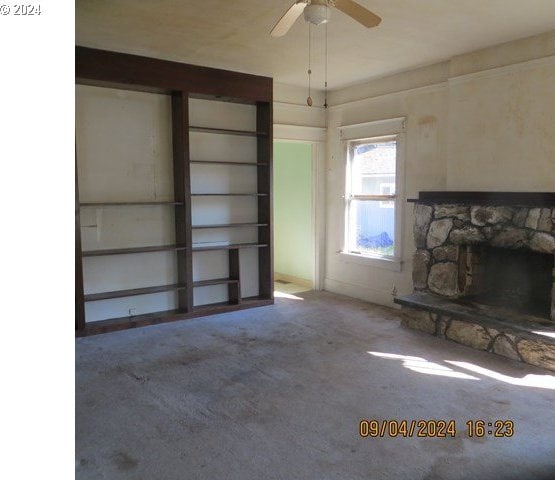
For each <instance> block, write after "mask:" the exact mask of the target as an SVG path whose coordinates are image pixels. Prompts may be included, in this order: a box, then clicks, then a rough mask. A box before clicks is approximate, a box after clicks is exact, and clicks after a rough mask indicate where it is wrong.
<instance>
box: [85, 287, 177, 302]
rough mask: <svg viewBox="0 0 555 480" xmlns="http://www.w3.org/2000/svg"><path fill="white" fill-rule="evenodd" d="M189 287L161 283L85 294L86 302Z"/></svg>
mask: <svg viewBox="0 0 555 480" xmlns="http://www.w3.org/2000/svg"><path fill="white" fill-rule="evenodd" d="M183 288H187V287H186V286H185V285H177V284H174V285H159V286H157V287H144V288H132V289H129V290H115V291H113V292H101V293H89V294H88V295H85V302H96V301H98V300H108V299H110V298H123V297H133V296H135V295H148V294H151V293H161V292H171V291H175V290H181V289H183Z"/></svg>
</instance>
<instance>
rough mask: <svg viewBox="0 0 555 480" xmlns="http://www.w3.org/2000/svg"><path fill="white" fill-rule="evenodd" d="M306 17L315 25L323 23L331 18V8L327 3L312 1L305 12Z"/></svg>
mask: <svg viewBox="0 0 555 480" xmlns="http://www.w3.org/2000/svg"><path fill="white" fill-rule="evenodd" d="M303 15H304V19H305V20H306V21H307V22H310V23H312V24H314V25H322V24H323V23H327V22H329V20H330V16H331V12H330V8H329V7H328V6H327V5H326V4H322V3H311V4H310V5H307V6H306V8H305V9H304V12H303Z"/></svg>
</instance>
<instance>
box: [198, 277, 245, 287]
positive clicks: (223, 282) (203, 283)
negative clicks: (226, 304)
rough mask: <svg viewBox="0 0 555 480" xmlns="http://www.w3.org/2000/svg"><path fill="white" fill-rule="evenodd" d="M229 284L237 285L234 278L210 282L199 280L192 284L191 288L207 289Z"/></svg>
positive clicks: (237, 281)
mask: <svg viewBox="0 0 555 480" xmlns="http://www.w3.org/2000/svg"><path fill="white" fill-rule="evenodd" d="M230 283H239V280H237V279H236V278H214V279H211V280H199V281H196V282H193V287H208V286H210V285H227V284H230Z"/></svg>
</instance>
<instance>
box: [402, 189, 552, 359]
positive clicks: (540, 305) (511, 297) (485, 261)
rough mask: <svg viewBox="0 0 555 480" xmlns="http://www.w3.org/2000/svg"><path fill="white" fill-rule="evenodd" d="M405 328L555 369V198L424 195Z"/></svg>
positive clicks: (419, 208)
mask: <svg viewBox="0 0 555 480" xmlns="http://www.w3.org/2000/svg"><path fill="white" fill-rule="evenodd" d="M414 202H415V204H416V205H415V223H414V240H415V244H416V249H417V250H416V253H415V255H414V261H413V283H414V290H415V292H414V293H413V294H412V295H409V296H405V297H399V298H397V299H396V300H395V301H396V302H397V303H399V304H401V305H402V306H403V310H404V313H405V315H404V318H405V319H404V321H403V323H404V325H406V326H409V327H412V328H416V329H419V330H423V331H426V332H428V333H432V334H434V335H437V336H440V337H443V338H447V339H450V340H454V341H457V342H459V343H463V344H465V345H469V346H472V347H475V348H479V349H482V350H488V351H492V352H494V353H498V354H500V355H504V356H507V357H510V358H514V359H518V360H522V361H524V362H527V363H531V364H533V365H538V366H541V367H545V368H550V369H553V370H555V270H554V263H555V208H554V207H555V194H539V193H532V194H526V193H490V194H488V193H486V192H421V193H420V196H419V199H418V200H414Z"/></svg>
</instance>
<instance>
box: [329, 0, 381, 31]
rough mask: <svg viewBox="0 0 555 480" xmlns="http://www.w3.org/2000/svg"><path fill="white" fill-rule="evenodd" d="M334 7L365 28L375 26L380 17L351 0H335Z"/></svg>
mask: <svg viewBox="0 0 555 480" xmlns="http://www.w3.org/2000/svg"><path fill="white" fill-rule="evenodd" d="M335 8H337V9H338V10H341V11H342V12H343V13H344V14H346V15H349V17H351V18H353V19H354V20H356V21H357V22H359V23H362V24H363V25H364V26H365V27H367V28H372V27H377V26H378V25H379V24H380V23H381V21H382V19H381V18H380V17H378V16H377V15H376V14H374V13H372V12H371V11H370V10H367V9H366V8H364V7H363V6H362V5H359V4H358V3H356V2H353V0H335Z"/></svg>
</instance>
